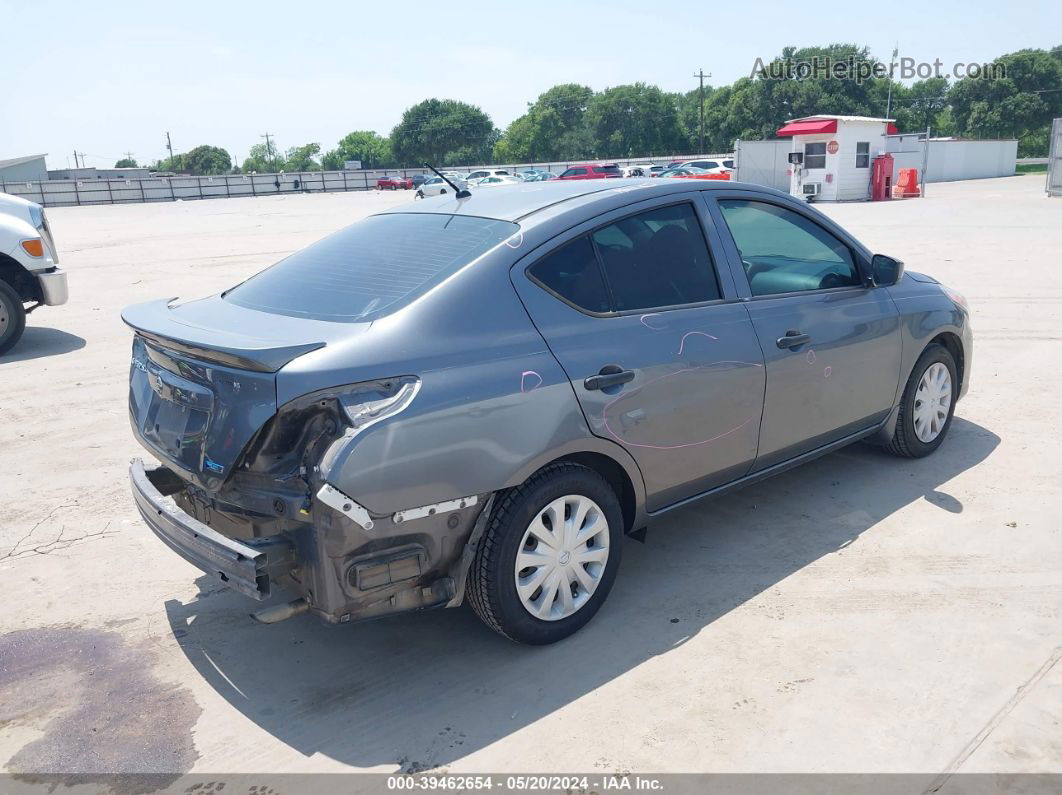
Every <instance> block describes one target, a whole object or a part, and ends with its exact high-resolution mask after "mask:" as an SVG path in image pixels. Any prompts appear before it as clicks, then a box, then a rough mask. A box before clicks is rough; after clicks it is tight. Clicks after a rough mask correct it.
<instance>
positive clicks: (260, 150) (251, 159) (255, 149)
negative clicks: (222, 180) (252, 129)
mask: <svg viewBox="0 0 1062 795" xmlns="http://www.w3.org/2000/svg"><path fill="white" fill-rule="evenodd" d="M283 167H284V162H283V160H282V159H281V158H280V157H279V156H278V155H277V150H276V146H275V145H273V144H270V145H266V144H264V143H261V144H255V145H254V146H252V147H251V149H250V151H249V152H248V153H247V159H246V160H244V161H243V167H242V171H243V173H245V174H251V173H255V172H257V173H261V174H271V173H273V172H275V171H280V170H281V169H282V168H283Z"/></svg>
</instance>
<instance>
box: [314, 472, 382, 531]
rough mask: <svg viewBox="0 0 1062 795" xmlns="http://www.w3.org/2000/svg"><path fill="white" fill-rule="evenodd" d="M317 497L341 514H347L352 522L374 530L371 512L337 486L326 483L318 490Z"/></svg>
mask: <svg viewBox="0 0 1062 795" xmlns="http://www.w3.org/2000/svg"><path fill="white" fill-rule="evenodd" d="M317 499H319V500H320V501H321V502H323V503H324V504H325V505H327V506H328V507H329V508H334V509H335V510H337V511H339V512H340V513H341V514H343V515H344V516H346V517H347V518H348V519H350V520H351V521H352V522H355V523H356V524H358V525H360V526H361V527H363V528H364V529H366V530H372V527H373V525H372V517H371V516H369V512H368V511H367V510H366V509H365V508H364V507H363V506H361V505H358V503H356V502H354V500H352V499H351V498H350V497H348V496H347V495H346V494H344V493H343V492H341V491H340V490H339V489H337V488H336V487H335V486H331V485H329V484H328V483H325V484H324V485H323V486H321V488H320V489H319V490H318V492H317Z"/></svg>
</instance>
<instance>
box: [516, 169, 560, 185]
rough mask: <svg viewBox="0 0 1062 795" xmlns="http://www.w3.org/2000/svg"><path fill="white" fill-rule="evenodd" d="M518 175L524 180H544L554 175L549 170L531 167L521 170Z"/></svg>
mask: <svg viewBox="0 0 1062 795" xmlns="http://www.w3.org/2000/svg"><path fill="white" fill-rule="evenodd" d="M517 176H518V177H520V179H522V180H523V181H524V182H543V181H545V180H547V179H549V178H550V177H551V176H552V175H551V174H550V173H549V172H548V171H542V170H541V169H537V168H530V169H528V170H527V171H521V172H520V173H519V174H517Z"/></svg>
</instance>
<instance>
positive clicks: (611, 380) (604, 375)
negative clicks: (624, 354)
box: [583, 364, 634, 389]
mask: <svg viewBox="0 0 1062 795" xmlns="http://www.w3.org/2000/svg"><path fill="white" fill-rule="evenodd" d="M633 380H634V370H624V369H623V368H622V367H620V366H619V365H618V364H606V365H605V366H604V367H602V368H601V370H600V371H599V372H598V374H597V375H592V376H590V377H588V378H587V379H586V380H585V381H583V386H584V387H586V388H587V389H608V388H609V387H610V386H619V385H620V384H626V383H627V382H628V381H633Z"/></svg>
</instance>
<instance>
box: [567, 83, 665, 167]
mask: <svg viewBox="0 0 1062 795" xmlns="http://www.w3.org/2000/svg"><path fill="white" fill-rule="evenodd" d="M676 105H677V103H676V101H675V97H674V96H673V95H671V94H667V93H665V92H663V91H661V90H660V89H659V88H657V87H656V86H650V85H646V84H645V83H634V84H633V85H625V86H616V87H615V88H607V89H605V90H604V91H602V92H600V93H598V94H595V95H594V97H593V99H591V100H590V104H589V106H588V107H587V109H586V123H587V127H588V128H589V131H590V135H591V137H592V140H593V150H594V151H593V156H594V157H629V156H631V155H639V154H657V153H660V154H662V153H669V152H675V151H676V150H678V149H682V148H683V146H684V141H685V136H684V135H683V132H682V127H681V125H680V124H679V118H678V109H677V107H676Z"/></svg>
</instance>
